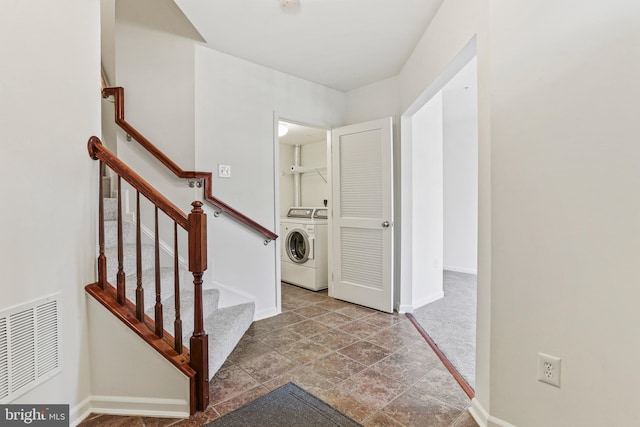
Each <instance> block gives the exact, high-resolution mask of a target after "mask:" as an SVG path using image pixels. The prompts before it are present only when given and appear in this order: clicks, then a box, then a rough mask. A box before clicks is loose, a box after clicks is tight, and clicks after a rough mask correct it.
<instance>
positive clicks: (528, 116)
mask: <svg viewBox="0 0 640 427" xmlns="http://www.w3.org/2000/svg"><path fill="white" fill-rule="evenodd" d="M491 7H492V8H491V41H492V42H491V46H490V47H491V69H492V75H491V134H492V142H491V143H492V159H491V160H492V191H493V232H492V240H493V243H492V244H493V248H494V250H493V268H492V269H493V273H492V274H493V286H492V295H491V298H492V306H493V309H492V311H493V323H492V346H491V361H492V381H491V395H492V410H491V413H492V414H494V415H495V416H497V417H499V418H501V419H504V420H508V421H509V422H511V423H513V424H515V425H518V426H520V427H527V426H541V425H544V426H549V427H554V426H567V425H584V426H599V425H616V426H624V425H634V424H637V416H636V414H635V413H634V412H635V411H633V410H632V409H631V408H634V406H635V405H636V399H635V395H636V391H637V386H638V384H640V369H638V368H637V362H638V360H640V340H638V339H637V333H635V332H634V330H635V327H634V326H632V325H635V324H637V322H638V320H639V316H638V301H640V287H639V286H637V284H638V272H637V269H638V254H640V240H639V239H638V236H640V221H639V220H638V219H639V218H640V198H638V184H639V183H640V163H639V160H638V159H640V145H639V144H638V143H637V142H638V137H639V135H640V121H639V120H638V108H637V105H638V99H640V84H638V75H640V56H639V55H638V46H640V26H639V25H638V22H640V3H638V2H629V1H625V0H612V1H608V2H606V3H602V2H600V1H595V0H587V1H580V2H578V1H572V0H561V1H550V0H544V1H541V2H536V3H535V4H534V3H530V2H524V1H518V2H500V1H496V2H492V4H491ZM539 351H542V352H546V353H549V354H552V355H556V356H559V357H561V358H562V375H561V388H560V389H557V388H554V387H550V386H548V385H545V384H542V383H540V382H538V381H536V354H537V353H538V352H539Z"/></svg>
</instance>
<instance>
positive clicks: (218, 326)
mask: <svg viewBox="0 0 640 427" xmlns="http://www.w3.org/2000/svg"><path fill="white" fill-rule="evenodd" d="M117 211H118V200H117V199H115V198H105V199H104V219H105V223H104V227H105V256H106V257H107V280H108V281H109V283H111V284H112V285H113V286H116V285H117V281H116V273H117V271H118V248H117V229H118V228H117V227H118V225H117ZM123 240H124V243H125V244H124V247H123V249H124V253H123V269H124V272H125V274H126V282H125V283H126V296H127V298H128V299H129V300H131V301H133V302H135V293H136V286H137V277H136V244H135V224H133V223H132V222H130V221H124V222H123ZM141 252H142V286H143V288H144V307H145V312H146V313H147V314H148V315H150V316H151V317H152V318H153V317H154V306H155V300H156V297H155V247H154V245H153V244H142V246H141ZM174 280H175V279H174V270H173V267H160V289H161V298H162V316H163V321H164V328H165V330H167V331H168V332H169V333H171V334H174V330H173V327H174V326H173V323H174V320H175V307H174V303H175V301H174V290H175V286H174ZM202 296H203V312H204V313H203V315H204V319H205V325H204V327H205V331H206V332H207V334H208V336H209V374H210V376H211V377H213V376H214V375H215V373H216V372H217V371H218V370H219V369H220V367H221V366H222V364H223V363H224V361H225V360H226V358H227V357H228V356H229V354H231V352H232V351H233V349H234V348H235V346H236V345H237V344H238V342H239V341H240V339H241V338H242V336H243V335H244V333H245V332H246V331H247V329H248V328H249V326H250V325H251V323H252V322H253V315H254V310H255V304H254V303H253V302H250V303H245V304H239V305H235V306H230V307H225V308H222V309H219V308H218V302H219V299H220V291H219V290H217V289H210V288H209V289H204V290H203V295H202ZM193 303H194V298H193V276H192V275H191V273H189V272H188V271H186V269H183V268H180V318H181V319H182V331H183V339H184V342H185V345H187V346H188V342H189V338H190V337H191V335H192V334H193V325H194V319H193V314H194V305H193Z"/></svg>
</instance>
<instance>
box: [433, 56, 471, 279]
mask: <svg viewBox="0 0 640 427" xmlns="http://www.w3.org/2000/svg"><path fill="white" fill-rule="evenodd" d="M477 80H478V79H477V61H476V60H475V59H474V60H472V61H471V62H470V63H469V64H467V65H466V66H465V67H464V68H463V69H462V70H461V71H460V73H458V75H456V76H455V77H454V78H453V79H452V80H451V81H450V82H449V83H448V84H447V85H446V86H445V87H444V89H443V90H442V96H443V120H444V122H443V125H444V126H443V134H444V151H443V158H444V255H443V256H444V258H443V259H444V269H445V270H451V271H459V272H463V273H470V274H477V270H478V267H477V265H478V95H477V94H478V90H477V89H478V88H477V84H478V83H477ZM465 87H466V89H465Z"/></svg>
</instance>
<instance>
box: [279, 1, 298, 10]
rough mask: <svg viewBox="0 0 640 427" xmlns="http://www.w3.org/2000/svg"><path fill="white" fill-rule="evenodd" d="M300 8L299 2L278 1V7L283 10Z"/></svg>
mask: <svg viewBox="0 0 640 427" xmlns="http://www.w3.org/2000/svg"><path fill="white" fill-rule="evenodd" d="M298 6H300V0H280V7H281V8H283V9H295V8H296V7H298Z"/></svg>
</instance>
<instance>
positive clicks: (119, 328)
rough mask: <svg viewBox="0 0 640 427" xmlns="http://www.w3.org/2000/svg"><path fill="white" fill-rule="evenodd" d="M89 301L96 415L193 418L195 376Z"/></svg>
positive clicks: (92, 404) (92, 392)
mask: <svg viewBox="0 0 640 427" xmlns="http://www.w3.org/2000/svg"><path fill="white" fill-rule="evenodd" d="M86 298H87V312H88V313H87V314H88V322H89V324H90V329H91V332H92V335H91V337H90V339H89V343H90V344H89V347H90V355H91V365H92V370H91V380H92V387H91V395H92V396H91V407H92V411H93V412H95V413H106V414H109V413H113V414H120V415H124V414H130V415H142V414H144V415H146V416H153V417H172V418H185V417H188V416H189V402H190V400H189V378H188V377H187V376H186V375H184V374H183V373H182V372H180V371H178V369H176V367H175V366H174V365H173V364H172V363H170V362H169V361H168V360H166V359H165V358H164V356H162V355H161V354H160V353H158V352H157V351H156V350H155V349H153V348H152V347H151V346H150V345H148V344H147V343H146V342H145V341H144V340H142V339H140V337H139V336H138V335H137V334H136V333H135V332H133V331H132V330H131V329H129V328H128V327H127V326H126V325H124V324H123V323H122V322H121V321H120V320H119V319H118V318H117V317H115V316H114V315H113V314H112V313H111V312H109V311H108V310H107V309H106V308H104V307H103V306H102V304H100V303H99V302H98V301H96V300H95V299H94V298H93V297H91V296H89V295H87V297H86ZM125 349H126V350H125Z"/></svg>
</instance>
